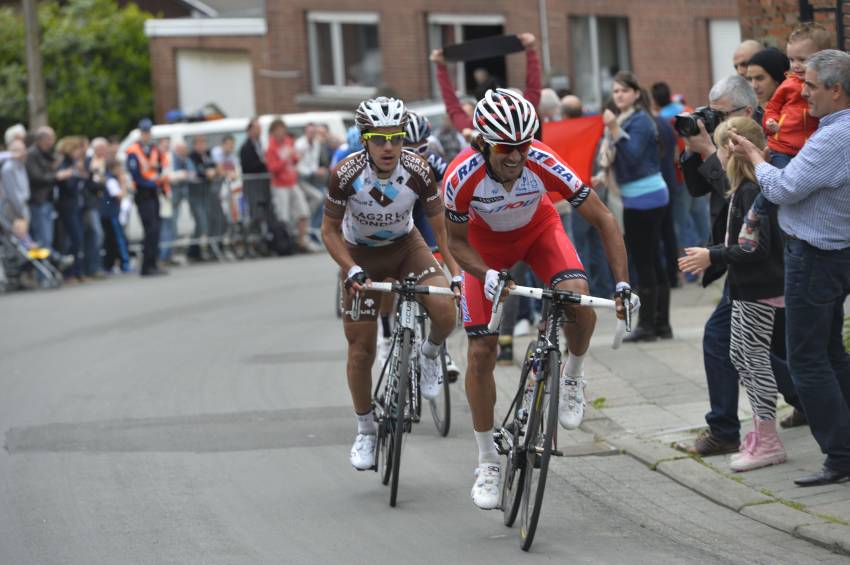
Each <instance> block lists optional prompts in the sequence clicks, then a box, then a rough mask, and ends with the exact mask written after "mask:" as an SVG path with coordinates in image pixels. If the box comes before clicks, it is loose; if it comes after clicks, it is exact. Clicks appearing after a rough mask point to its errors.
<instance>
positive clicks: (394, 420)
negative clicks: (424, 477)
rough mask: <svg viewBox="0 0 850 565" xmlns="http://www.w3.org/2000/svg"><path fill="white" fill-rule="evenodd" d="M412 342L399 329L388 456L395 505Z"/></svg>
mask: <svg viewBox="0 0 850 565" xmlns="http://www.w3.org/2000/svg"><path fill="white" fill-rule="evenodd" d="M412 343H413V332H411V331H410V330H401V343H400V344H397V345H400V346H401V347H399V352H398V364H397V365H396V367H397V368H398V372H397V373H396V387H395V391H394V392H393V395H392V396H394V402H393V404H392V405H391V406H390V407H389V410H390V415H391V417H390V422H391V425H390V434H391V441H390V457H391V458H392V478H391V479H390V506H395V504H396V498H397V497H398V477H399V472H400V471H401V444H402V439H403V438H404V431H405V428H406V427H407V425H408V417H412V414H409V415H408V414H407V406H408V403H407V395H408V392H407V386H408V381H409V380H410V348H411V345H412Z"/></svg>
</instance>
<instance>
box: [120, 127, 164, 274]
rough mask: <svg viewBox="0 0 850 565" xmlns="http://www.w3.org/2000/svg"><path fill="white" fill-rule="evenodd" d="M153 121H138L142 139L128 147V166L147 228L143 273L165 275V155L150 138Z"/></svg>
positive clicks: (145, 228) (137, 202) (143, 223)
mask: <svg viewBox="0 0 850 565" xmlns="http://www.w3.org/2000/svg"><path fill="white" fill-rule="evenodd" d="M152 126H153V122H151V121H150V120H149V119H148V118H144V119H142V120H140V121H139V141H137V142H135V143H133V144H132V145H131V146H130V147H129V148H128V149H127V169H128V170H129V171H130V175H131V176H132V177H133V185H134V186H135V188H136V195H135V202H136V210H138V212H139V217H140V218H141V219H142V227H143V228H144V230H145V238H144V247H143V253H142V254H143V260H142V269H141V274H142V276H143V277H146V276H152V275H165V274H167V271H164V270H162V269H160V268H159V267H158V266H157V258H158V257H159V228H160V220H159V187H160V174H161V173H162V159H161V156H160V154H159V149H157V147H156V145H155V144H154V143H153V140H152V139H151V127H152Z"/></svg>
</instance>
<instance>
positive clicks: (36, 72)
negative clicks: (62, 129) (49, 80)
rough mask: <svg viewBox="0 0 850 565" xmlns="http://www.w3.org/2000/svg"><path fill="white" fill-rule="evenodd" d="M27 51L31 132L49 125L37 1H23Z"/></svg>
mask: <svg viewBox="0 0 850 565" xmlns="http://www.w3.org/2000/svg"><path fill="white" fill-rule="evenodd" d="M22 4H23V11H24V28H25V30H26V51H27V103H28V106H29V126H30V130H35V129H37V128H39V127H41V126H46V125H47V100H46V98H45V95H44V73H43V71H42V65H41V48H40V46H41V42H40V40H39V29H38V6H37V3H36V0H22Z"/></svg>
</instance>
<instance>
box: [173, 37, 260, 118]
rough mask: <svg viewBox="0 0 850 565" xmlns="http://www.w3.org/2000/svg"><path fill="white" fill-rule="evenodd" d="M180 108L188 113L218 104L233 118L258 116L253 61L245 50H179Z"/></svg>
mask: <svg viewBox="0 0 850 565" xmlns="http://www.w3.org/2000/svg"><path fill="white" fill-rule="evenodd" d="M177 84H178V90H179V92H180V109H181V110H183V112H186V113H193V112H195V111H197V110H199V109H200V108H201V107H203V106H204V104H209V103H211V102H212V103H215V104H216V105H217V106H218V107H219V108H221V109H222V111H224V113H225V114H227V116H228V117H231V118H242V117H248V116H253V115H254V110H255V106H254V80H253V74H252V71H251V59H250V58H249V57H248V54H247V53H245V52H243V51H206V50H202V49H179V50H178V51H177Z"/></svg>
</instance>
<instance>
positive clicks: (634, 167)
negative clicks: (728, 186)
mask: <svg viewBox="0 0 850 565" xmlns="http://www.w3.org/2000/svg"><path fill="white" fill-rule="evenodd" d="M612 97H613V100H614V104H615V105H616V106H617V110H618V111H619V114H615V113H614V112H612V111H611V110H610V109H606V110H605V113H604V114H603V116H602V120H603V122H604V123H605V126H606V128H607V130H608V135H610V137H611V140H612V141H613V146H612V147H613V152H614V155H613V166H614V174H615V176H616V179H617V184H618V185H619V187H620V196H621V198H622V201H623V227H624V228H625V235H624V239H625V242H626V248H627V249H628V251H629V257H630V259H631V260H632V261H633V267H634V269H635V271H637V275H638V284H637V287H638V290H637V292H638V294H639V295H640V299H641V303H642V306H641V309H640V321H639V323H638V327H637V328H636V329H635V330H634V331H632V333H631V335H630V336H629V337H628V338H626V341H655V340H656V339H658V338H659V337H664V338H668V337H672V335H673V331H672V329H671V328H670V283H669V281H668V278H667V274H666V272H665V269H664V265H663V263H662V259H661V256H660V252H659V251H660V244H661V229H662V225H663V221H664V213H665V211H666V210H667V205H668V204H669V202H670V195H669V193H668V190H667V183H665V182H664V177H663V176H662V175H661V151H660V146H659V139H658V130H657V128H656V125H655V121H654V120H653V119H652V116H651V115H650V114H649V100H648V98H647V96H646V94H645V93H644V92H643V91H642V90H641V87H640V85H639V84H638V81H637V77H635V75H633V74H632V73H630V72H626V71H621V72H619V73H617V74H616V75H615V76H614V88H613V91H612Z"/></svg>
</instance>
